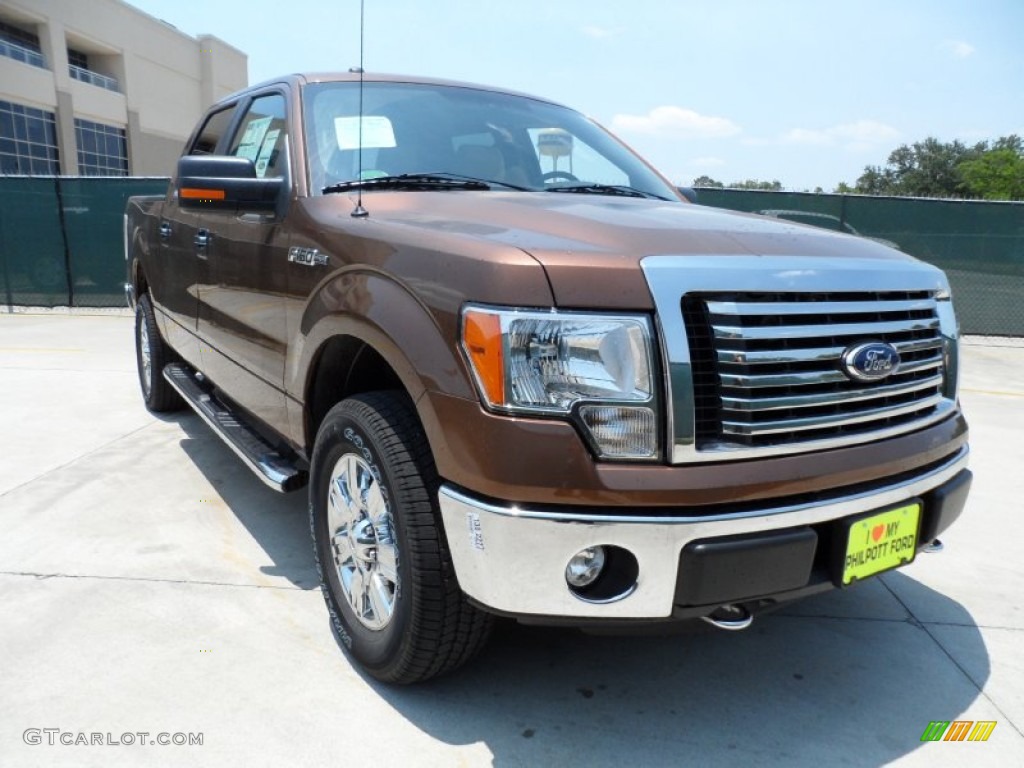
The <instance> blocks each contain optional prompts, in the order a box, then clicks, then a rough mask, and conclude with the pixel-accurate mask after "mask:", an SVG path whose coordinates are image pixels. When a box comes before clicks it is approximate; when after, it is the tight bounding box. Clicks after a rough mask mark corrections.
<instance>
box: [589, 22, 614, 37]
mask: <svg viewBox="0 0 1024 768" xmlns="http://www.w3.org/2000/svg"><path fill="white" fill-rule="evenodd" d="M581 31H582V32H583V34H584V35H586V36H587V37H592V38H594V39H595V40H607V39H608V38H609V37H614V36H615V35H617V34H618V30H615V29H608V28H607V27H598V26H595V25H593V24H588V25H587V26H585V27H583V29H582V30H581Z"/></svg>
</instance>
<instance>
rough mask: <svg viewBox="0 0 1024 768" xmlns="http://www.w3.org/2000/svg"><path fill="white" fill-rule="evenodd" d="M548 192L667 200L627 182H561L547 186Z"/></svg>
mask: <svg viewBox="0 0 1024 768" xmlns="http://www.w3.org/2000/svg"><path fill="white" fill-rule="evenodd" d="M546 191H548V192H576V193H578V194H581V195H621V196H622V197H647V198H653V199H655V200H667V199H668V198H666V197H662V196H661V195H655V194H653V193H651V192H644V191H643V190H642V189H637V188H636V187H628V186H626V185H625V184H591V183H586V184H561V185H559V186H557V187H547V190H546Z"/></svg>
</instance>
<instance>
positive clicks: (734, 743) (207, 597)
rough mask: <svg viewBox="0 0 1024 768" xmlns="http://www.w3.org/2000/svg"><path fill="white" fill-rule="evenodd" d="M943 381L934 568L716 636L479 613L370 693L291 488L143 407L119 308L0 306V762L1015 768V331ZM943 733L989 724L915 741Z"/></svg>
mask: <svg viewBox="0 0 1024 768" xmlns="http://www.w3.org/2000/svg"><path fill="white" fill-rule="evenodd" d="M961 386H962V390H961V391H962V400H963V403H964V407H965V409H966V411H967V415H968V418H969V420H970V422H971V427H972V449H973V452H972V464H971V466H972V470H973V471H974V473H975V482H974V488H973V491H972V495H971V498H970V501H969V502H968V506H967V509H966V511H965V512H964V515H963V517H962V518H961V519H960V520H959V521H958V523H957V524H956V525H954V527H953V528H952V529H950V531H948V532H947V534H946V535H944V536H943V541H944V543H945V545H946V546H945V551H943V552H942V553H939V554H930V555H921V556H919V557H918V560H917V562H915V563H914V564H913V565H911V566H909V567H908V568H906V569H902V570H900V571H896V572H891V573H889V574H886V575H884V576H882V577H880V578H876V579H874V580H873V581H870V582H868V583H865V584H862V585H860V586H859V587H857V588H854V589H851V590H848V591H844V592H842V593H839V592H833V593H831V594H827V595H824V596H820V597H817V598H814V599H811V600H806V601H804V602H800V603H796V604H794V605H791V606H789V607H787V608H785V609H783V610H781V611H778V612H776V613H774V614H771V615H767V616H763V617H759V618H758V619H757V620H756V621H755V622H754V625H753V627H752V628H751V629H750V630H748V631H746V632H740V633H725V632H719V631H715V630H711V629H707V630H698V631H692V632H688V633H685V634H677V635H672V636H668V637H665V636H660V637H603V636H591V635H585V634H581V633H578V632H573V631H565V630H554V629H540V628H527V627H520V626H517V625H512V624H509V625H502V626H500V627H499V629H498V631H497V632H496V636H495V637H494V639H493V640H492V642H491V644H490V645H489V646H488V648H487V650H486V651H485V652H484V654H483V655H482V656H481V657H480V658H479V659H478V660H477V661H476V662H474V663H473V664H471V665H469V666H468V667H466V668H465V669H463V670H461V671H459V672H458V673H457V674H455V675H452V676H449V677H446V678H443V679H440V680H437V681H435V682H433V683H430V684H427V685H422V686H419V687H412V688H395V687H389V686H385V685H381V684H379V683H377V682H375V681H373V680H371V679H368V678H366V677H364V676H363V675H361V674H360V673H359V672H358V671H357V670H356V669H355V668H353V666H352V665H351V664H350V662H349V661H348V659H347V658H346V657H345V655H344V653H343V652H342V651H341V649H340V647H339V645H338V643H337V641H336V640H335V637H334V636H333V634H332V632H331V629H330V626H329V623H328V619H327V612H326V609H325V607H324V605H323V600H322V598H321V596H320V592H319V589H318V587H317V582H316V573H315V569H314V565H313V556H312V548H311V545H310V542H309V525H308V521H307V516H306V515H307V512H306V500H305V495H304V492H298V493H295V494H291V495H287V496H284V495H279V494H276V493H275V492H273V491H271V490H269V489H267V488H266V487H265V486H264V485H263V484H262V483H261V482H260V481H259V480H258V479H257V478H256V477H255V476H253V475H252V474H251V473H250V472H249V470H247V469H246V468H245V467H244V466H243V464H242V463H241V462H240V461H239V460H238V459H237V458H236V457H235V455H234V454H233V453H232V452H231V451H230V450H229V449H228V448H227V447H226V446H224V445H223V444H222V443H221V442H220V441H219V440H218V439H217V438H216V437H215V436H214V435H213V434H212V433H211V432H210V431H209V429H208V428H207V427H206V426H205V425H204V424H203V423H202V422H200V420H199V419H198V417H196V416H194V415H192V414H191V412H183V413H181V414H175V415H173V416H171V417H169V418H157V417H155V416H153V415H151V414H150V413H148V412H147V411H146V410H145V408H144V407H143V405H142V400H141V398H140V396H139V393H138V381H137V378H136V373H135V358H134V348H133V344H132V320H131V316H130V315H128V314H127V313H126V312H107V313H95V314H75V313H60V312H46V313H32V312H15V313H7V314H2V315H0V402H2V403H3V407H2V410H0V434H2V436H3V450H2V453H0V605H2V607H3V619H2V620H0V766H53V765H67V766H140V765H146V766H263V765H281V766H317V765H328V764H333V765H345V766H353V765H373V766H380V767H381V768H384V767H386V766H446V767H447V766H487V765H494V766H576V765H579V766H588V767H590V768H596V767H597V766H623V765H632V766H644V768H649V767H650V766H677V765H700V766H716V765H729V766H732V765H736V764H742V765H748V766H759V765H766V766H767V765H773V766H774V765H794V766H818V765H850V766H871V765H886V764H895V765H901V766H904V765H906V766H916V765H919V766H930V767H931V766H935V765H952V764H958V765H971V766H1020V765H1024V736H1022V731H1024V653H1022V651H1024V554H1022V553H1024V503H1022V499H1024V439H1022V436H1024V343H1022V344H1013V343H997V342H994V341H991V340H984V339H977V340H974V339H971V340H968V342H967V343H966V344H965V345H964V347H963V375H962V379H961ZM955 720H971V721H994V722H995V723H996V726H995V729H994V730H993V731H992V733H991V736H990V738H989V739H988V741H985V742H959V743H954V742H943V741H940V742H934V743H931V742H927V743H926V742H922V741H921V736H922V733H923V732H924V730H925V729H926V727H927V726H928V724H929V723H930V722H931V721H955ZM94 734H99V735H100V736H99V738H98V739H97V738H96V737H95V736H94ZM142 734H145V735H144V736H143V735H142ZM196 735H200V738H201V740H202V743H201V744H192V745H189V744H188V743H187V741H188V739H189V737H190V736H191V737H192V739H193V740H195V736H196ZM182 740H184V741H185V742H186V743H185V744H177V743H174V742H175V741H182ZM83 741H84V742H85V743H83ZM160 741H170V742H172V743H169V744H161V743H153V742H160ZM32 742H37V743H32ZM50 742H52V743H50ZM62 742H71V743H62ZM95 742H99V743H95Z"/></svg>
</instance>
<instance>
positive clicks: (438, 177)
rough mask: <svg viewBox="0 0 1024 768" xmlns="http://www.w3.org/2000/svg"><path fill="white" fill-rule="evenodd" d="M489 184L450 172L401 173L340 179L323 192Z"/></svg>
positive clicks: (478, 187) (475, 187) (479, 187)
mask: <svg viewBox="0 0 1024 768" xmlns="http://www.w3.org/2000/svg"><path fill="white" fill-rule="evenodd" d="M490 188H491V185H490V184H488V183H487V182H484V181H480V180H479V179H472V178H462V177H459V176H456V175H455V174H450V173H403V174H401V175H399V176H378V177H376V178H373V179H352V180H351V181H340V182H338V183H337V184H330V185H328V186H326V187H324V188H323V193H324V194H325V195H326V194H330V193H331V192H347V191H348V190H350V189H409V190H420V191H423V190H439V189H473V190H486V189H490Z"/></svg>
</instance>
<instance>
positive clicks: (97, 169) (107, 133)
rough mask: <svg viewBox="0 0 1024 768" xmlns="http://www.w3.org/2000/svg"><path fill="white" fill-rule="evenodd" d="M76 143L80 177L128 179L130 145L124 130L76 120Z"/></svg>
mask: <svg viewBox="0 0 1024 768" xmlns="http://www.w3.org/2000/svg"><path fill="white" fill-rule="evenodd" d="M75 142H76V143H77V144H78V173H79V174H80V175H82V176H127V175H128V142H127V140H126V139H125V134H124V128H116V127H114V126H112V125H104V124H103V123H94V122H92V121H90V120H79V119H77V118H76V119H75Z"/></svg>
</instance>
